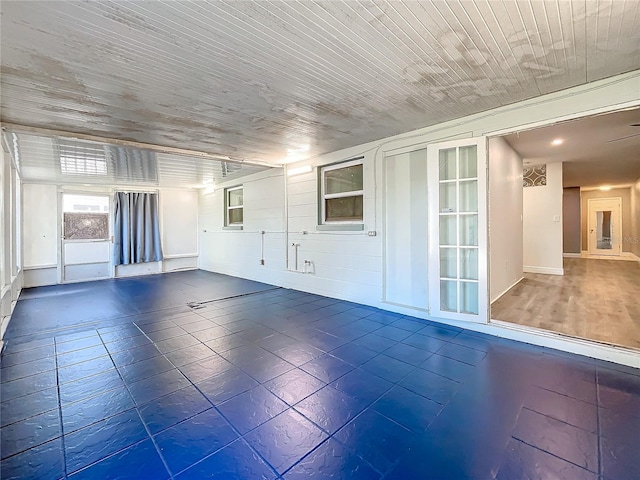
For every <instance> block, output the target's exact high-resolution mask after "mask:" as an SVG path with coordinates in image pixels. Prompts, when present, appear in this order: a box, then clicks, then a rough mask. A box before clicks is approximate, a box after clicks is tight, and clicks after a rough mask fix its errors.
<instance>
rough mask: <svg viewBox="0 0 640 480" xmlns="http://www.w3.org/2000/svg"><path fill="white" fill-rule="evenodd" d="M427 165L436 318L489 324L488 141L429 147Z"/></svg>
mask: <svg viewBox="0 0 640 480" xmlns="http://www.w3.org/2000/svg"><path fill="white" fill-rule="evenodd" d="M427 162H428V175H427V178H428V182H429V202H428V205H429V265H430V267H429V307H430V313H431V316H433V317H440V318H447V319H453V320H462V321H468V322H478V323H486V322H487V321H488V287H487V274H488V272H487V250H488V249H487V201H486V192H487V167H486V164H487V163H486V162H487V140H486V137H479V138H472V139H466V140H456V141H451V142H444V143H438V144H432V145H429V146H428V148H427Z"/></svg>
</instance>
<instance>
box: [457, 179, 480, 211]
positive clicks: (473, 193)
mask: <svg viewBox="0 0 640 480" xmlns="http://www.w3.org/2000/svg"><path fill="white" fill-rule="evenodd" d="M460 211H461V212H477V211H478V181H477V180H469V181H464V182H460Z"/></svg>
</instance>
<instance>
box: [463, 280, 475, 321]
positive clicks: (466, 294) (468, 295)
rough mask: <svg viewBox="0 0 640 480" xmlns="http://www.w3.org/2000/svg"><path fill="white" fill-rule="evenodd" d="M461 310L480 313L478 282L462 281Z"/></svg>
mask: <svg viewBox="0 0 640 480" xmlns="http://www.w3.org/2000/svg"><path fill="white" fill-rule="evenodd" d="M460 311H461V312H463V313H472V314H474V315H477V314H478V284H477V283H476V282H460Z"/></svg>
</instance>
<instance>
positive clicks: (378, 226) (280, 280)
mask: <svg viewBox="0 0 640 480" xmlns="http://www.w3.org/2000/svg"><path fill="white" fill-rule="evenodd" d="M639 104H640V72H632V73H630V74H625V75H620V76H618V77H614V78H611V79H608V80H604V81H599V82H593V83H590V84H588V85H585V86H581V87H577V88H573V89H569V90H566V91H561V92H557V93H554V94H550V95H545V96H542V97H538V98H535V99H531V100H527V101H524V102H519V103H516V104H512V105H508V106H505V107H501V108H498V109H494V110H491V111H487V112H484V113H480V114H476V115H472V116H469V117H465V118H461V119H457V120H454V121H449V122H445V123H442V124H439V125H434V126H432V127H427V128H423V129H420V130H416V131H413V132H408V133H406V134H402V135H397V136H394V137H389V138H386V139H382V140H379V141H376V142H370V143H367V144H364V145H359V146H356V147H352V148H348V149H344V150H341V151H337V152H332V153H329V154H326V155H322V156H320V157H316V158H314V159H312V160H309V161H305V162H298V163H297V164H293V165H291V168H295V167H297V166H302V165H311V166H312V167H314V170H313V171H312V172H311V173H308V174H303V175H298V176H293V177H288V178H287V179H286V182H287V187H286V189H287V202H286V204H285V203H284V200H283V197H284V185H283V183H284V179H283V177H282V175H281V174H280V173H279V172H277V171H273V172H266V173H263V174H259V175H254V176H252V177H248V178H246V179H244V180H243V181H242V182H235V183H234V184H227V185H224V184H223V185H218V186H216V191H215V193H213V194H206V193H204V192H202V193H201V196H200V206H199V208H200V249H201V255H200V267H201V268H203V269H205V270H211V271H216V272H220V273H226V274H231V275H237V276H240V277H243V278H250V279H254V280H260V281H264V282H266V283H270V284H274V285H279V286H284V287H290V288H296V289H299V290H303V291H308V292H314V293H318V294H321V295H327V296H331V297H335V298H341V299H347V300H353V301H357V302H360V303H364V304H368V305H374V306H378V307H381V308H384V309H388V310H394V311H399V312H404V313H409V314H413V315H416V316H421V317H427V315H426V313H425V312H422V311H420V310H416V309H412V308H407V307H402V306H398V305H394V304H391V303H385V302H384V301H383V299H384V297H385V294H386V292H385V289H384V282H383V278H384V262H385V260H384V251H383V241H384V239H385V236H387V235H391V233H390V232H385V230H384V228H383V222H384V213H383V212H384V207H385V200H386V194H385V183H384V178H383V173H384V168H385V163H384V157H385V154H388V155H396V154H399V153H405V152H408V151H412V150H418V149H420V148H422V147H425V146H426V145H427V144H431V143H436V142H439V141H444V140H453V139H459V138H472V137H478V136H482V135H487V134H495V135H497V134H502V133H507V132H511V131H515V130H519V129H524V128H529V127H533V126H539V125H543V124H547V123H551V122H554V121H558V120H564V119H570V118H576V117H579V116H582V115H586V114H590V113H596V112H604V111H613V110H616V109H619V108H623V107H628V106H631V105H639ZM401 150H403V151H401ZM360 156H364V160H363V166H364V179H365V186H364V189H365V204H364V230H363V231H361V232H319V231H317V230H316V228H315V227H316V224H317V173H316V168H317V167H318V166H322V165H327V164H331V163H335V162H339V161H345V160H349V159H352V158H356V157H360ZM490 161H491V160H490ZM555 169H559V171H558V172H556V171H555ZM551 170H552V172H553V173H552V175H555V174H556V173H557V174H558V175H557V178H556V179H555V180H554V181H553V182H552V184H553V185H555V186H556V187H558V188H557V196H556V197H557V198H556V197H553V198H554V200H553V201H552V202H551V203H550V204H549V205H547V206H546V208H545V209H540V210H541V211H540V215H541V216H542V217H544V218H545V219H552V217H553V215H554V214H555V215H560V216H561V215H562V184H561V165H558V166H557V167H552V169H551ZM558 182H559V183H558ZM241 183H243V184H244V185H245V213H244V214H245V219H246V220H245V228H244V230H243V231H241V232H239V231H224V230H223V228H222V225H223V204H224V202H223V190H222V189H223V188H224V187H225V186H233V185H237V184H241ZM553 189H554V187H553V186H552V187H551V190H553ZM529 190H531V189H529ZM264 202H267V203H266V205H267V207H263V203H264ZM283 210H284V211H286V212H288V214H286V215H285V216H286V217H287V218H286V219H283ZM560 219H561V217H560ZM549 223H553V225H551V226H550V227H549V228H548V231H549V232H550V235H549V236H548V237H549V238H548V239H547V240H548V241H549V244H550V245H552V246H553V248H554V249H556V248H557V252H556V251H555V250H554V253H552V254H549V252H547V253H546V254H545V252H539V254H538V255H539V257H540V258H538V259H536V261H535V262H534V261H533V260H531V263H538V264H540V266H544V267H547V268H549V269H550V271H552V272H561V269H562V223H561V222H549ZM285 226H287V227H288V233H286V231H285ZM261 229H263V230H266V231H267V232H268V233H267V234H265V245H266V247H267V250H266V251H267V253H266V264H265V265H264V266H260V265H259V262H258V260H259V258H260V253H259V245H260V243H259V235H258V234H257V231H258V230H261ZM205 230H206V231H205ZM303 231H304V232H307V233H306V234H303V233H301V232H303ZM367 231H375V232H376V233H377V235H376V236H373V237H369V236H367V234H366V233H367ZM546 237H547V235H546V234H545V238H546ZM291 243H298V244H300V247H299V260H300V262H299V263H300V264H299V268H302V261H303V260H305V259H307V260H310V261H311V262H313V267H314V268H313V272H314V273H310V274H302V273H297V272H291V271H287V269H286V264H285V257H286V255H288V256H289V265H288V266H289V269H295V265H294V261H293V252H294V251H293V249H292V247H291ZM285 245H286V247H285ZM285 248H286V250H285ZM413 251H414V250H413V249H406V248H405V249H403V250H402V251H400V249H398V251H397V252H396V253H397V255H398V257H397V259H396V260H395V261H397V262H398V265H400V264H404V265H408V264H411V262H412V261H413V260H417V258H416V257H415V254H414V253H412V252H413ZM530 251H532V250H530ZM513 255H514V256H515V255H516V254H515V253H514V254H513ZM547 257H548V258H547ZM451 323H453V324H455V322H451Z"/></svg>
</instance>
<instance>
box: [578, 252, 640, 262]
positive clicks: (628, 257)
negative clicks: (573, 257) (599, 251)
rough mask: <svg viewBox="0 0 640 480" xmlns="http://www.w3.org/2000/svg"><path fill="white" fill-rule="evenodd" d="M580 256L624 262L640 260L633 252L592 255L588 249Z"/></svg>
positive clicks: (589, 258) (588, 258)
mask: <svg viewBox="0 0 640 480" xmlns="http://www.w3.org/2000/svg"><path fill="white" fill-rule="evenodd" d="M579 258H585V259H587V260H617V261H623V262H640V257H638V256H636V255H634V254H633V253H632V252H622V253H621V254H620V255H591V254H590V253H589V252H587V251H586V250H583V251H582V253H581V254H580V256H579Z"/></svg>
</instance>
